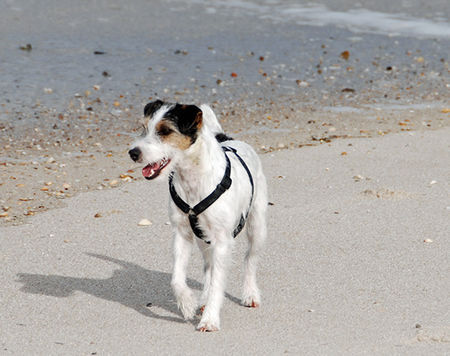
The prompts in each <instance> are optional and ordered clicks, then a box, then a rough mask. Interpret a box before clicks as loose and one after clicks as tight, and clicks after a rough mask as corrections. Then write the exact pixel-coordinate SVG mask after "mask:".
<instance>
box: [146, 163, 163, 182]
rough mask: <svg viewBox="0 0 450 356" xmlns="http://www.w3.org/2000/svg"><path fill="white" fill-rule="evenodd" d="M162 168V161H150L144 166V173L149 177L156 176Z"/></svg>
mask: <svg viewBox="0 0 450 356" xmlns="http://www.w3.org/2000/svg"><path fill="white" fill-rule="evenodd" d="M160 168H161V164H160V162H154V163H150V164H148V165H146V166H145V167H144V168H142V175H143V176H144V177H145V178H147V179H152V178H155V177H156V176H157V175H158V174H159V171H160Z"/></svg>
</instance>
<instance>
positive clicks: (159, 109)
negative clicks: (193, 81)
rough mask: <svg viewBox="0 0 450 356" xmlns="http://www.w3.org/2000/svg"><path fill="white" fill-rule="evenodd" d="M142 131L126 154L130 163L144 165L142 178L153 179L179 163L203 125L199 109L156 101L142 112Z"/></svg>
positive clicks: (193, 106)
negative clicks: (143, 121) (131, 161)
mask: <svg viewBox="0 0 450 356" xmlns="http://www.w3.org/2000/svg"><path fill="white" fill-rule="evenodd" d="M144 116H145V123H144V130H143V133H142V135H141V136H140V137H139V138H138V139H137V140H136V141H135V142H134V144H133V145H132V148H131V149H130V150H129V151H128V154H129V155H130V157H131V159H132V160H133V161H135V162H138V163H143V164H145V167H144V168H143V169H142V174H143V175H144V177H145V178H146V179H154V178H156V177H158V176H159V175H160V173H161V172H162V171H163V170H165V171H167V172H170V169H169V170H167V169H166V168H167V167H168V166H169V165H171V163H172V164H173V163H174V161H176V160H177V159H181V158H182V155H181V154H180V153H182V152H183V151H186V150H188V149H189V148H190V147H191V146H192V145H193V144H194V143H195V142H196V140H197V138H198V135H199V132H200V129H201V127H202V123H203V115H202V111H201V110H200V108H198V107H197V106H195V105H181V104H170V103H165V102H163V101H161V100H157V101H154V102H151V103H148V104H147V105H146V106H145V108H144Z"/></svg>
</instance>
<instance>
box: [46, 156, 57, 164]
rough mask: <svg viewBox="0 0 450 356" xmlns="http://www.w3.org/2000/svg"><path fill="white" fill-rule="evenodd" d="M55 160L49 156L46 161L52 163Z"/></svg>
mask: <svg viewBox="0 0 450 356" xmlns="http://www.w3.org/2000/svg"><path fill="white" fill-rule="evenodd" d="M54 162H56V160H55V159H54V158H53V157H49V158H48V160H47V163H54Z"/></svg>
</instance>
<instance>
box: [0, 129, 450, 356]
mask: <svg viewBox="0 0 450 356" xmlns="http://www.w3.org/2000/svg"><path fill="white" fill-rule="evenodd" d="M449 135H450V130H449V129H448V128H445V129H442V130H437V131H426V132H405V133H399V134H391V135H387V136H384V137H379V138H368V139H342V140H337V141H334V142H331V143H324V144H322V145H319V146H317V147H303V148H300V149H289V150H280V151H275V152H271V153H268V154H264V155H262V156H261V158H262V161H263V165H264V167H265V172H266V175H267V178H268V183H269V189H270V202H271V203H273V205H271V206H270V207H269V214H268V227H269V237H268V240H267V245H266V248H265V252H264V256H263V257H262V259H261V263H260V266H261V267H260V270H259V283H260V286H261V289H262V293H263V303H262V306H261V308H259V309H256V310H252V309H247V308H245V307H242V306H240V305H239V299H238V298H239V295H240V284H241V283H240V281H241V278H242V273H241V267H242V258H243V254H244V250H245V238H244V236H243V235H242V236H239V238H237V240H236V246H235V252H234V258H233V264H232V266H231V268H230V273H229V278H228V281H229V283H228V286H227V289H226V293H227V294H226V300H225V303H224V307H223V310H222V330H221V331H220V332H217V333H208V334H201V333H199V332H196V331H195V323H190V322H185V321H183V320H182V317H181V314H180V313H179V312H178V311H177V308H176V303H175V301H174V300H173V296H172V293H171V290H170V285H169V283H170V282H169V281H170V271H171V238H170V226H169V224H168V223H167V220H168V218H167V212H166V208H165V207H164V206H165V205H166V203H167V199H168V194H167V184H166V182H147V181H143V180H142V179H139V181H137V182H130V183H126V184H123V185H121V186H120V187H118V188H115V189H108V190H104V191H94V192H88V193H84V194H80V195H77V196H76V197H74V198H72V199H67V200H66V201H65V202H66V207H64V208H60V209H56V210H51V211H48V212H45V213H42V214H38V215H36V216H33V217H31V218H30V219H28V220H27V222H26V224H23V225H20V226H9V227H2V228H0V235H1V236H2V240H1V243H2V248H1V249H2V265H3V268H2V271H1V273H0V278H1V285H2V307H1V309H2V313H1V316H0V324H1V325H2V337H1V341H2V351H3V352H4V353H5V354H8V353H13V354H61V353H64V354H73V355H75V354H99V355H101V354H145V353H157V354H181V353H183V354H189V355H190V354H192V355H193V354H198V353H206V354H242V353H247V352H249V350H251V351H250V352H251V353H252V354H282V353H292V354H313V355H314V354H321V355H323V354H355V355H356V354H408V355H419V354H427V355H442V354H445V353H446V352H448V350H449V343H450V325H449V323H448V321H449V314H448V313H449V310H450V304H449V298H448V293H449V290H450V281H449V279H448V271H449V267H450V265H449V261H450V259H449V257H450V256H449V251H450V249H449V247H450V246H449V231H450V219H449V214H450V200H449V191H450V184H449V182H450V179H449V169H448V162H450V150H449V141H448V137H449ZM96 216H97V217H96ZM144 218H146V219H148V220H150V221H151V222H152V224H151V225H150V226H138V223H139V221H140V220H141V219H144ZM189 284H190V285H191V286H192V287H193V288H194V289H195V290H196V291H197V293H199V289H200V287H201V261H200V255H199V253H198V252H197V251H196V252H195V253H194V254H193V256H192V262H191V265H190V270H189Z"/></svg>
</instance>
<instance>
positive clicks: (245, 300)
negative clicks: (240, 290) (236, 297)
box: [241, 291, 261, 308]
mask: <svg viewBox="0 0 450 356" xmlns="http://www.w3.org/2000/svg"><path fill="white" fill-rule="evenodd" d="M241 302H242V305H243V306H245V307H249V308H258V307H259V306H260V305H261V297H260V296H259V292H258V291H254V292H253V293H244V295H243V296H242V300H241Z"/></svg>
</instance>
